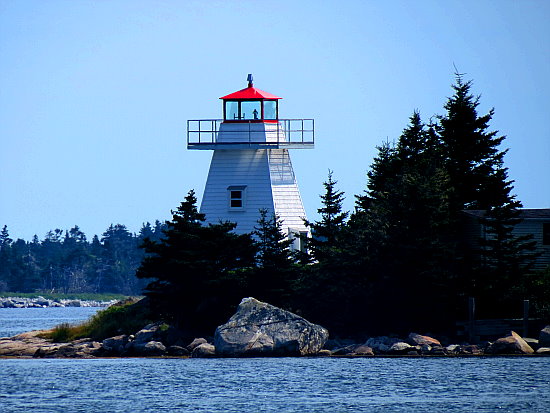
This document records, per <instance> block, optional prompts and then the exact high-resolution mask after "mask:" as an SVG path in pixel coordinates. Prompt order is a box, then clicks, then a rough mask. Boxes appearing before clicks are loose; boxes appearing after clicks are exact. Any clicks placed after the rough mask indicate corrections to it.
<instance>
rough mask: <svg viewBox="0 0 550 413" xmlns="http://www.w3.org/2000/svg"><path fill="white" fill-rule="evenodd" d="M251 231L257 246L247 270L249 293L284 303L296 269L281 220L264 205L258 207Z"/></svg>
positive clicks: (290, 242) (286, 304)
mask: <svg viewBox="0 0 550 413" xmlns="http://www.w3.org/2000/svg"><path fill="white" fill-rule="evenodd" d="M254 228H255V231H254V232H253V233H252V234H253V235H254V237H255V240H256V241H255V244H256V249H257V251H258V252H257V256H256V270H255V271H254V272H253V273H252V274H251V278H250V282H249V289H250V292H251V295H253V296H254V297H257V298H259V299H261V300H264V301H267V302H269V303H270V304H273V305H277V306H281V307H288V306H289V299H290V296H291V295H292V289H293V280H294V278H295V276H296V273H297V265H296V263H295V262H294V258H293V255H292V252H291V251H290V245H291V244H292V240H291V239H289V238H288V237H287V236H286V235H285V234H284V233H283V223H282V220H281V219H280V218H279V216H277V215H276V214H271V215H269V213H268V211H267V209H261V210H260V218H259V219H258V225H257V226H256V227H254Z"/></svg>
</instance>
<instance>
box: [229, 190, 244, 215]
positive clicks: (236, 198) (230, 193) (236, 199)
mask: <svg viewBox="0 0 550 413" xmlns="http://www.w3.org/2000/svg"><path fill="white" fill-rule="evenodd" d="M234 192H240V194H241V196H240V197H234V196H233V193H234ZM233 201H241V206H233ZM245 205H246V185H231V186H228V187H227V207H228V208H229V210H230V211H244V209H245Z"/></svg>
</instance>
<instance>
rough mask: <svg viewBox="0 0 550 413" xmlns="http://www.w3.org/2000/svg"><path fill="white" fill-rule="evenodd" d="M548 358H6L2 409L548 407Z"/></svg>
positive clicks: (0, 368) (0, 366) (1, 366)
mask: <svg viewBox="0 0 550 413" xmlns="http://www.w3.org/2000/svg"><path fill="white" fill-rule="evenodd" d="M549 362H550V358H475V359H472V358H462V359H460V358H458V359H457V358H453V359H451V358H431V359H426V358H424V359H421V358H415V359H407V358H398V359H393V358H391V359H390V358H386V359H382V358H368V359H328V358H281V359H95V360H67V359H64V360H61V359H60V360H44V359H41V360H38V359H37V360H34V359H28V360H0V406H1V407H0V411H2V412H29V411H32V412H36V413H38V412H48V413H49V412H168V411H170V412H171V411H181V412H188V411H198V412H272V411H281V412H359V411H360V412H363V411H367V412H386V411H388V412H414V411H430V412H497V411H498V412H548V411H550V363H549Z"/></svg>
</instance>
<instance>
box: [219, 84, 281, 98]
mask: <svg viewBox="0 0 550 413" xmlns="http://www.w3.org/2000/svg"><path fill="white" fill-rule="evenodd" d="M220 99H224V100H233V99H254V100H259V99H282V98H281V97H279V96H275V95H272V94H271V93H268V92H264V91H263V90H260V89H256V88H255V87H254V86H249V87H247V88H245V89H241V90H239V91H238V92H233V93H230V94H229V95H227V96H222V97H221V98H220Z"/></svg>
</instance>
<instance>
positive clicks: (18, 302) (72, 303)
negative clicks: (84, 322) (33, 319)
mask: <svg viewBox="0 0 550 413" xmlns="http://www.w3.org/2000/svg"><path fill="white" fill-rule="evenodd" d="M115 303H116V300H112V301H94V300H67V299H60V300H49V299H47V298H44V297H41V296H38V297H35V298H23V297H0V308H47V307H108V306H110V305H113V304H115Z"/></svg>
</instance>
